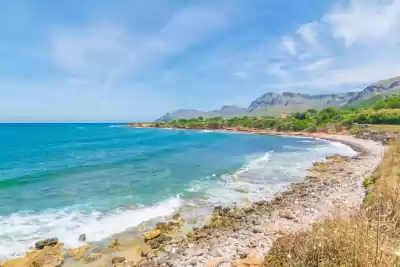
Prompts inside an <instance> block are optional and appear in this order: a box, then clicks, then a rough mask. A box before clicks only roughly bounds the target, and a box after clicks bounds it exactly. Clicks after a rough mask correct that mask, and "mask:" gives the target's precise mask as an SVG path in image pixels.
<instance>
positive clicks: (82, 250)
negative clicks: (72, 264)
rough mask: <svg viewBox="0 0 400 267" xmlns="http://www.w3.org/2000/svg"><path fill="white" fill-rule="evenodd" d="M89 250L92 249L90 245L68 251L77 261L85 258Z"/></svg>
mask: <svg viewBox="0 0 400 267" xmlns="http://www.w3.org/2000/svg"><path fill="white" fill-rule="evenodd" d="M89 248H90V246H89V245H85V246H82V247H79V248H70V249H68V250H67V253H68V255H70V256H71V257H72V258H74V259H75V260H80V259H82V258H83V255H84V254H85V252H86V251H87V250H88V249H89Z"/></svg>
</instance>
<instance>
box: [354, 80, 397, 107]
mask: <svg viewBox="0 0 400 267" xmlns="http://www.w3.org/2000/svg"><path fill="white" fill-rule="evenodd" d="M398 93H400V76H397V77H394V78H391V79H388V80H382V81H379V82H376V83H374V84H371V85H370V86H368V87H367V88H365V89H364V90H362V91H361V92H359V93H358V94H357V95H356V96H354V97H353V98H352V99H351V100H350V101H349V102H348V103H347V106H365V105H368V104H373V103H375V102H376V101H378V100H380V99H382V98H384V97H386V96H390V95H392V94H398Z"/></svg>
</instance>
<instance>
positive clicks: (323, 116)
mask: <svg viewBox="0 0 400 267" xmlns="http://www.w3.org/2000/svg"><path fill="white" fill-rule="evenodd" d="M354 123H359V124H397V125H398V124H400V97H399V96H393V97H390V98H386V99H383V100H380V101H378V102H376V103H375V104H374V105H372V106H370V107H369V108H345V109H335V108H333V107H328V108H324V109H322V110H321V111H317V110H315V109H308V110H307V111H305V112H296V113H293V114H290V115H287V116H286V115H285V116H281V117H261V116H259V117H247V116H245V117H233V118H224V117H207V118H206V117H198V118H192V119H180V120H173V121H171V122H156V123H153V124H151V125H152V126H154V127H160V128H164V127H171V128H184V129H226V128H253V129H275V130H277V131H309V132H315V131H327V130H328V129H335V130H341V129H349V128H351V126H352V125H353V124H354Z"/></svg>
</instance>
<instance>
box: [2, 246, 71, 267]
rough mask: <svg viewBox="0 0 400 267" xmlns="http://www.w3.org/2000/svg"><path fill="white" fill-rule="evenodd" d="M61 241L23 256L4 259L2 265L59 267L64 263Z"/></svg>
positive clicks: (11, 266)
mask: <svg viewBox="0 0 400 267" xmlns="http://www.w3.org/2000/svg"><path fill="white" fill-rule="evenodd" d="M62 248H63V244H62V243H57V244H56V245H54V246H45V247H44V248H42V249H40V250H34V251H30V252H28V253H26V254H25V257H22V258H17V259H12V260H9V261H6V262H5V263H4V265H3V267H60V266H62V265H63V263H64V256H63V254H62Z"/></svg>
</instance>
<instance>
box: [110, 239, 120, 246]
mask: <svg viewBox="0 0 400 267" xmlns="http://www.w3.org/2000/svg"><path fill="white" fill-rule="evenodd" d="M118 246H119V240H118V238H116V239H114V240H113V241H111V243H110V244H108V247H109V248H116V247H118Z"/></svg>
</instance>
